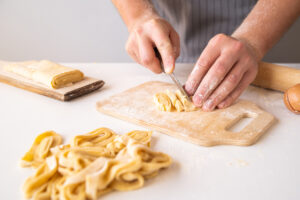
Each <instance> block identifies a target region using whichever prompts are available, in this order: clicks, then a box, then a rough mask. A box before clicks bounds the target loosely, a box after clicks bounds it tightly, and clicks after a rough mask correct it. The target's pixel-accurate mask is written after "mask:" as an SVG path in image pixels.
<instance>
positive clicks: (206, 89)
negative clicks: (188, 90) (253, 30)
mask: <svg viewBox="0 0 300 200" xmlns="http://www.w3.org/2000/svg"><path fill="white" fill-rule="evenodd" d="M237 60H238V54H232V55H229V53H226V52H225V53H223V54H222V55H221V56H220V57H219V58H218V59H217V60H216V61H215V62H214V64H213V65H212V67H211V68H210V69H209V70H208V72H207V73H206V74H205V76H204V77H203V79H202V81H201V83H200V85H199V87H198V88H197V90H196V92H195V95H194V97H193V102H194V103H195V105H196V106H200V107H201V106H202V105H203V103H204V101H206V99H207V98H208V97H209V96H210V94H211V93H212V92H213V91H214V90H215V89H216V88H217V87H218V85H219V84H220V83H221V82H222V80H223V79H224V78H225V76H226V75H227V73H228V72H229V71H230V69H231V68H232V67H233V66H234V65H235V63H236V62H237Z"/></svg>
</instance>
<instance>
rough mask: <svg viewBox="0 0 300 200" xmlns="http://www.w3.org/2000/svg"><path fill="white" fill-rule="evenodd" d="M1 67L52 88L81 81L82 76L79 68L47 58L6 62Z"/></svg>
mask: <svg viewBox="0 0 300 200" xmlns="http://www.w3.org/2000/svg"><path fill="white" fill-rule="evenodd" d="M3 69H4V70H5V71H8V72H12V73H15V74H18V75H20V76H23V77H25V78H28V79H31V80H33V81H35V82H39V83H41V84H43V85H46V86H49V87H51V88H54V89H58V88H61V87H65V86H67V85H68V84H70V83H74V82H78V81H81V80H82V79H83V77H84V75H83V73H82V72H81V71H79V70H76V69H72V68H70V67H66V66H63V65H60V64H57V63H54V62H51V61H48V60H42V61H26V62H17V63H7V64H5V65H4V67H3Z"/></svg>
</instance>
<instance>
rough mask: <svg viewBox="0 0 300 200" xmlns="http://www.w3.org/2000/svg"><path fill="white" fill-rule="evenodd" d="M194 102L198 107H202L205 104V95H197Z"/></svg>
mask: <svg viewBox="0 0 300 200" xmlns="http://www.w3.org/2000/svg"><path fill="white" fill-rule="evenodd" d="M193 102H194V104H195V105H196V106H198V107H201V106H202V104H203V95H202V94H197V95H195V96H194V97H193Z"/></svg>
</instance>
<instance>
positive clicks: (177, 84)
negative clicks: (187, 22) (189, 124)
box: [154, 47, 192, 102]
mask: <svg viewBox="0 0 300 200" xmlns="http://www.w3.org/2000/svg"><path fill="white" fill-rule="evenodd" d="M154 51H155V55H156V57H157V58H158V59H159V62H160V67H161V69H162V71H163V72H164V73H165V74H166V75H168V76H169V77H170V78H171V79H172V81H173V82H174V83H175V85H176V87H177V88H178V89H179V90H180V92H181V93H182V94H183V95H184V96H185V97H186V98H187V100H188V101H190V102H192V101H191V99H190V97H189V95H188V94H187V93H186V92H185V90H184V89H183V87H182V85H181V83H180V82H179V80H178V79H177V78H176V77H175V75H174V73H173V72H172V73H166V72H165V68H164V64H163V62H162V58H161V56H160V53H159V51H158V49H157V48H156V47H155V48H154Z"/></svg>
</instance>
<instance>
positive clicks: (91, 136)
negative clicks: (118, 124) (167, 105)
mask: <svg viewBox="0 0 300 200" xmlns="http://www.w3.org/2000/svg"><path fill="white" fill-rule="evenodd" d="M150 140H151V132H150V131H132V132H129V133H127V134H125V135H117V134H115V133H114V132H113V131H112V130H110V129H108V128H99V129H96V130H94V131H92V132H90V133H87V134H84V135H78V136H75V137H74V138H73V139H72V141H71V143H70V144H66V145H62V137H61V136H60V135H58V134H57V133H55V132H53V131H48V132H44V133H42V134H40V135H39V136H37V138H36V139H35V141H34V143H33V145H32V147H31V148H30V150H29V151H28V152H27V153H26V154H25V155H24V157H23V158H22V160H21V166H22V167H32V168H35V169H36V172H35V174H34V175H33V176H30V177H29V178H28V179H27V180H26V181H25V183H24V186H23V190H24V194H25V197H26V198H28V199H29V198H31V199H36V200H41V199H53V200H77V199H78V200H84V199H97V198H98V197H99V196H101V195H103V194H106V193H108V192H111V191H113V190H118V191H128V190H135V189H138V188H141V187H142V186H143V185H144V181H145V179H148V178H151V177H153V176H156V175H157V174H158V171H159V170H161V169H163V168H167V167H168V166H170V164H171V163H172V159H171V158H170V157H169V156H168V155H167V154H164V153H161V152H154V151H152V150H151V149H150V148H149V147H150Z"/></svg>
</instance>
